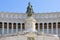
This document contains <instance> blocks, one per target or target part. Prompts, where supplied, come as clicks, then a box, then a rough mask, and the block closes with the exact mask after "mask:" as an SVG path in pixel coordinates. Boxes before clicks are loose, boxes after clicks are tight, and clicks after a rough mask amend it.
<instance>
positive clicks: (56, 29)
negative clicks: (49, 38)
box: [56, 22, 58, 35]
mask: <svg viewBox="0 0 60 40" xmlns="http://www.w3.org/2000/svg"><path fill="white" fill-rule="evenodd" d="M56 34H57V35H58V22H56Z"/></svg>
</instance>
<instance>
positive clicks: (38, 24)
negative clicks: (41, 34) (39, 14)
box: [38, 23, 40, 31]
mask: <svg viewBox="0 0 60 40" xmlns="http://www.w3.org/2000/svg"><path fill="white" fill-rule="evenodd" d="M38 31H40V23H38Z"/></svg>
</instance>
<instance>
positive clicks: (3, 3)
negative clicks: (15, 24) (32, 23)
mask: <svg viewBox="0 0 60 40" xmlns="http://www.w3.org/2000/svg"><path fill="white" fill-rule="evenodd" d="M28 2H31V5H32V6H33V10H34V12H36V13H38V12H60V0H0V12H2V11H3V12H18V13H25V12H26V8H27V5H28Z"/></svg>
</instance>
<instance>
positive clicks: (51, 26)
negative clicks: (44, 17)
mask: <svg viewBox="0 0 60 40" xmlns="http://www.w3.org/2000/svg"><path fill="white" fill-rule="evenodd" d="M51 33H52V34H53V23H51Z"/></svg>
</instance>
